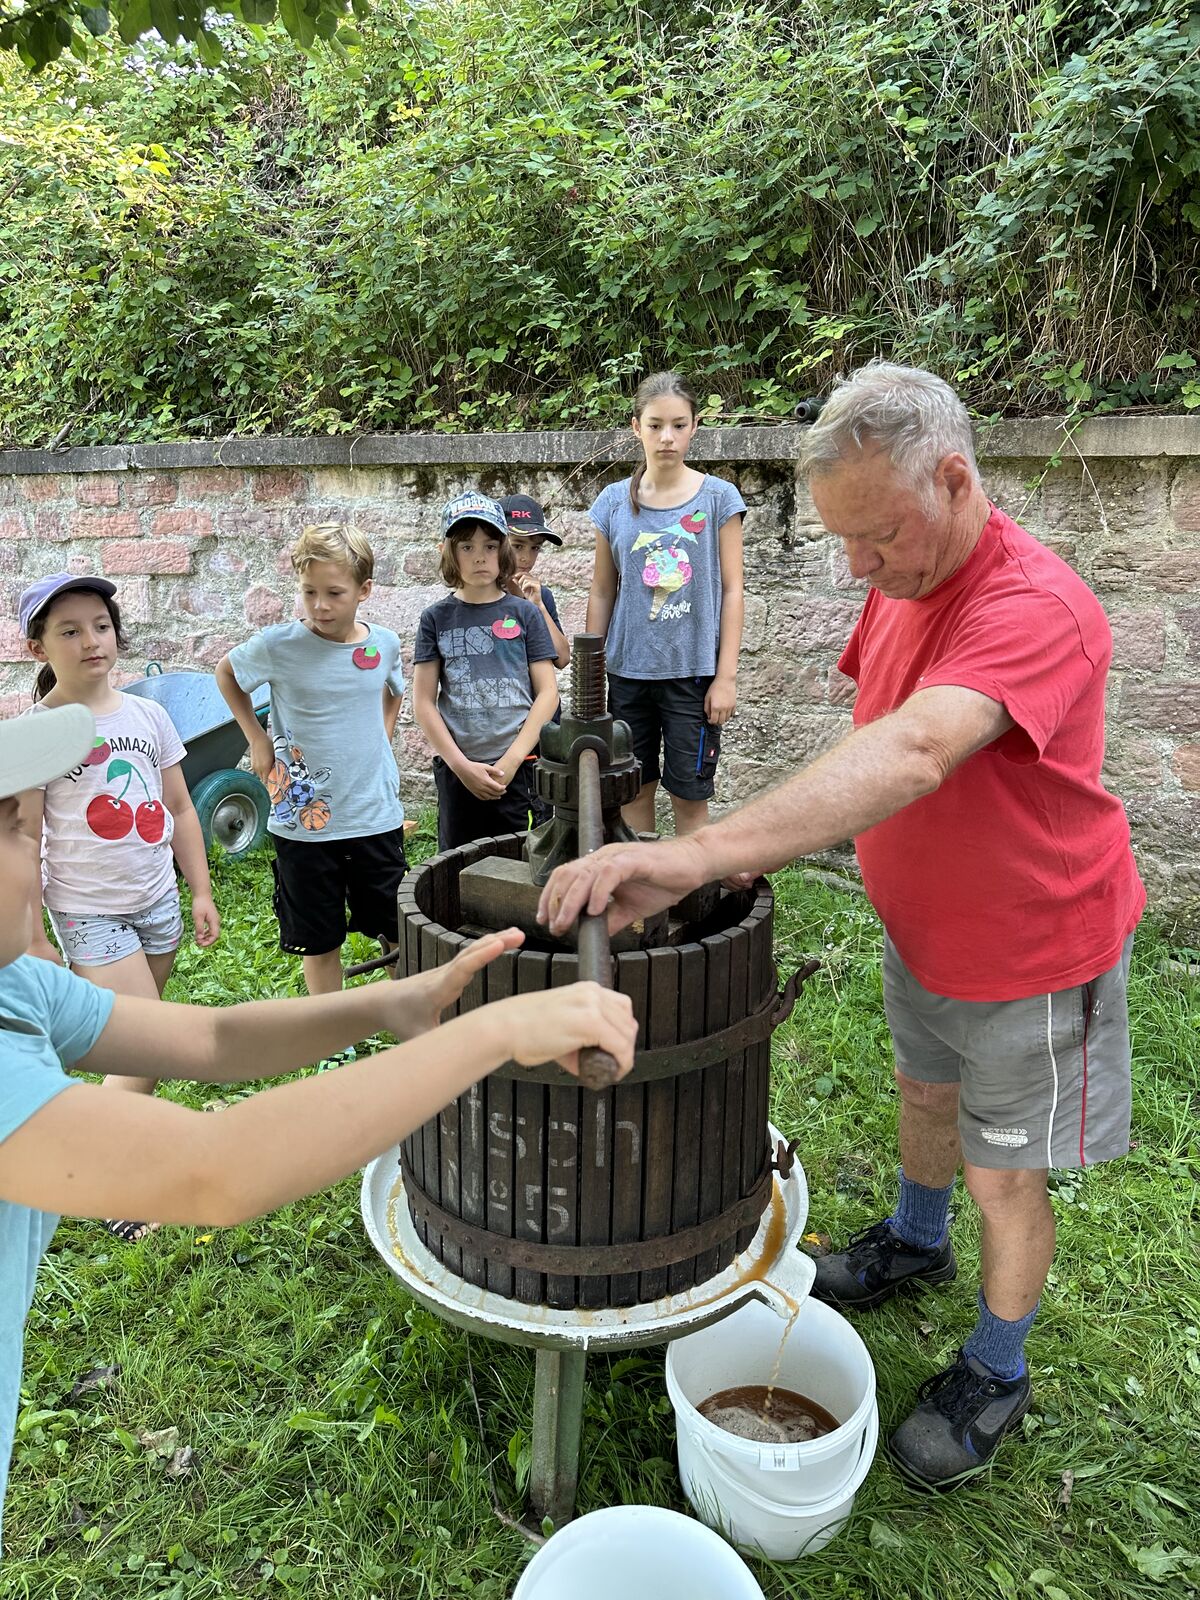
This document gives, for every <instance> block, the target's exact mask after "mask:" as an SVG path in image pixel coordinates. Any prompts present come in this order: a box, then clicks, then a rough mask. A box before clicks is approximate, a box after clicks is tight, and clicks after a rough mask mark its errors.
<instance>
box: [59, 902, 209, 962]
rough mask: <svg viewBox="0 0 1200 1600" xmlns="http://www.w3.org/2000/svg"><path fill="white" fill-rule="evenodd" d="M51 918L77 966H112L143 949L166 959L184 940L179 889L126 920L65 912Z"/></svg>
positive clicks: (66, 950) (127, 916) (61, 942)
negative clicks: (115, 962)
mask: <svg viewBox="0 0 1200 1600" xmlns="http://www.w3.org/2000/svg"><path fill="white" fill-rule="evenodd" d="M48 915H49V917H50V922H51V924H52V926H53V928H54V933H55V937H56V938H57V939H58V942H59V944H60V945H61V946H62V952H63V954H64V955H65V956H66V958H67V961H68V962H69V963H70V965H71V966H73V967H107V966H111V964H112V963H113V962H114V961H123V960H124V959H125V957H126V956H131V955H135V954H136V953H137V951H139V950H144V951H145V953H146V954H147V955H148V956H165V955H168V954H169V953H170V952H171V951H172V950H176V949H178V947H179V941H180V940H181V939H182V938H183V915H182V913H181V912H180V909H179V890H178V889H171V890H170V892H169V893H167V894H165V895H163V897H162V899H161V900H156V901H155V902H154V904H153V905H152V906H149V907H148V908H147V909H146V910H145V911H131V912H129V913H128V914H127V915H125V916H123V917H97V916H94V915H93V914H92V913H91V912H81V913H78V914H76V915H74V916H72V915H69V914H68V913H67V912H65V911H51V912H49V913H48Z"/></svg>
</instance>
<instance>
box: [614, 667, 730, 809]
mask: <svg viewBox="0 0 1200 1600" xmlns="http://www.w3.org/2000/svg"><path fill="white" fill-rule="evenodd" d="M711 682H712V679H711V678H618V677H617V676H616V675H615V674H614V673H611V672H610V673H609V675H608V709H609V710H610V711H611V712H612V714H613V716H614V717H619V718H620V720H621V721H622V722H627V723H628V724H629V731H630V733H631V734H632V735H633V753H634V755H635V756H636V757H637V758H638V760H639V761H640V762H641V763H642V782H643V783H654V782H655V781H656V780H657V779H658V778H659V777H661V778H662V780H663V787H664V788H665V789H666V790H667V793H668V794H673V795H675V796H676V797H677V798H678V799H680V800H711V799H712V794H713V779H714V777H715V776H716V771H717V758H718V757H719V755H720V754H721V730H720V728H718V727H716V726H715V725H714V724H713V723H711V722H706V721H705V717H704V697H705V695H706V694H707V693H708V686H709V684H710V683H711ZM660 748H661V749H662V751H663V760H662V765H661V766H660V765H659V750H660Z"/></svg>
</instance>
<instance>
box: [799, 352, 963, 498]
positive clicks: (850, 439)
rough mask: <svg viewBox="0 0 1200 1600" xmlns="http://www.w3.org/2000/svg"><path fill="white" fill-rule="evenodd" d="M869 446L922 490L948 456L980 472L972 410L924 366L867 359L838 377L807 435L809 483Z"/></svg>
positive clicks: (804, 452) (804, 458)
mask: <svg viewBox="0 0 1200 1600" xmlns="http://www.w3.org/2000/svg"><path fill="white" fill-rule="evenodd" d="M871 448H876V449H879V450H883V451H885V452H886V454H887V457H888V459H889V460H890V461H891V463H892V465H893V466H894V467H895V468H896V470H897V472H899V473H900V474H901V475H902V476H903V477H904V478H906V479H907V480H908V481H909V483H911V484H912V485H913V486H914V487H917V488H920V487H921V486H922V484H924V483H925V482H927V481H928V479H929V478H930V476H931V475H932V474H933V472H934V470H935V469H936V467H937V464H938V462H939V461H941V460H942V458H943V457H944V456H948V455H954V454H958V455H961V456H965V457H966V459H967V461H968V462H969V463H970V466H971V469H972V471H974V470H976V468H975V447H974V444H973V443H972V440H971V419H970V418H969V417H968V415H967V408H966V406H964V405H963V403H962V401H961V400H960V399H959V398H958V396H957V395H956V394H955V392H954V390H953V389H952V388H951V387H950V385H949V384H948V383H946V382H944V381H943V379H941V378H937V377H935V376H934V375H933V373H932V372H925V371H923V370H922V369H921V368H920V367H901V366H896V365H894V364H893V363H891V362H888V361H869V362H868V363H867V364H866V366H865V367H859V368H858V370H857V372H852V373H851V374H850V376H849V377H848V378H841V379H839V380H838V383H837V386H836V387H835V389H834V391H833V393H832V395H830V397H829V399H828V400H827V401H826V402H825V405H824V407H823V408H822V410H821V414H820V416H819V417H818V418H817V420H816V421H815V422H814V423H813V424H812V426H811V427H810V428H809V429H808V430H807V432H806V433H805V435H804V441H803V443H802V444H801V446H800V467H801V470H802V471H803V472H804V474H805V476H806V477H814V476H819V475H820V474H821V473H824V472H832V471H833V469H834V467H835V466H836V465H837V464H838V462H840V461H844V460H845V459H846V457H847V456H848V455H851V454H853V453H855V452H856V451H859V450H864V449H871Z"/></svg>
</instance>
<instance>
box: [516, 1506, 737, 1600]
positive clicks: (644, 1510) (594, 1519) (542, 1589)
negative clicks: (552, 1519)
mask: <svg viewBox="0 0 1200 1600" xmlns="http://www.w3.org/2000/svg"><path fill="white" fill-rule="evenodd" d="M643 1595H645V1596H650V1595H652V1596H653V1597H654V1600H764V1596H763V1592H762V1590H761V1589H760V1588H759V1586H758V1584H757V1583H755V1581H754V1577H753V1575H752V1574H751V1572H750V1569H749V1567H747V1565H746V1563H745V1562H744V1561H743V1560H742V1558H741V1557H740V1556H739V1555H738V1553H737V1552H736V1550H731V1549H730V1547H729V1546H728V1545H727V1544H726V1543H725V1541H724V1539H720V1538H718V1537H717V1535H716V1534H715V1533H713V1532H711V1531H710V1530H709V1529H708V1528H706V1527H705V1526H704V1524H703V1523H702V1522H697V1521H696V1520H695V1518H694V1517H685V1516H681V1515H680V1513H679V1512H678V1511H664V1510H663V1509H662V1508H661V1507H660V1506H609V1507H607V1508H606V1509H605V1510H604V1511H592V1512H589V1513H588V1515H587V1516H586V1517H580V1518H579V1520H578V1521H577V1522H569V1523H568V1524H567V1526H566V1527H565V1528H564V1529H563V1530H562V1531H561V1533H556V1534H555V1535H554V1537H553V1538H552V1539H549V1540H548V1541H547V1542H546V1543H545V1544H544V1545H543V1546H542V1548H541V1549H540V1550H539V1551H538V1553H537V1555H535V1556H534V1558H533V1560H532V1561H531V1562H530V1563H529V1565H528V1566H527V1567H526V1568H525V1571H524V1572H523V1573H522V1574H521V1581H520V1583H518V1584H517V1587H516V1590H515V1592H514V1594H513V1600H614V1596H616V1597H618V1600H633V1597H640V1596H643Z"/></svg>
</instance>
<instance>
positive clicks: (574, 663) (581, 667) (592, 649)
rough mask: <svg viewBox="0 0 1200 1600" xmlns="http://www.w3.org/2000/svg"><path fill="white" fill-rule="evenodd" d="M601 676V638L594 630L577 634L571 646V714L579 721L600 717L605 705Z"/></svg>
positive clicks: (606, 686)
mask: <svg viewBox="0 0 1200 1600" xmlns="http://www.w3.org/2000/svg"><path fill="white" fill-rule="evenodd" d="M607 688H608V685H607V683H606V681H605V676H604V639H603V638H602V636H601V635H600V634H598V633H577V634H576V635H575V639H574V641H573V644H572V648H571V715H572V716H574V717H576V718H578V720H579V721H580V722H590V721H592V719H593V718H595V717H602V716H603V715H604V713H605V711H606V710H607V708H608V694H607Z"/></svg>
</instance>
